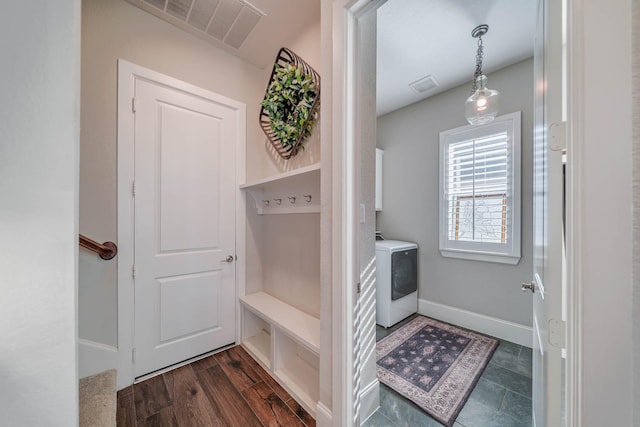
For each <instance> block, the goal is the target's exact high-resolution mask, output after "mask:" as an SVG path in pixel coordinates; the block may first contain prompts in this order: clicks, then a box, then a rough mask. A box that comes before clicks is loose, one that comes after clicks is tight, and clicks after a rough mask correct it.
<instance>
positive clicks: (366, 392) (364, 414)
mask: <svg viewBox="0 0 640 427" xmlns="http://www.w3.org/2000/svg"><path fill="white" fill-rule="evenodd" d="M379 407H380V381H378V379H377V378H376V379H374V380H373V381H371V383H370V384H369V385H367V386H365V387H364V388H363V389H362V391H361V392H360V422H361V423H362V422H363V421H365V420H366V419H367V418H369V417H370V416H371V415H373V413H374V412H376V411H377V410H378V408H379Z"/></svg>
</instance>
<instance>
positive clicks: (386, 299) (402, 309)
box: [376, 240, 418, 328]
mask: <svg viewBox="0 0 640 427" xmlns="http://www.w3.org/2000/svg"><path fill="white" fill-rule="evenodd" d="M417 311H418V245H417V244H415V243H411V242H401V241H399V240H378V241H376V323H377V324H378V325H380V326H384V327H385V328H388V327H389V326H392V325H394V324H396V323H398V322H399V321H401V320H403V319H405V318H407V317H409V316H410V315H412V314H413V313H415V312H417Z"/></svg>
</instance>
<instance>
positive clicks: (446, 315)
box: [418, 299, 533, 347]
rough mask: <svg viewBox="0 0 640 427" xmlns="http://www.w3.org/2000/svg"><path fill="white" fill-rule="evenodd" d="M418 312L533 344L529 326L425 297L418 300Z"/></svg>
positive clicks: (503, 337) (522, 343)
mask: <svg viewBox="0 0 640 427" xmlns="http://www.w3.org/2000/svg"><path fill="white" fill-rule="evenodd" d="M418 313H420V314H422V315H425V316H429V317H433V318H434V319H438V320H442V321H443V322H447V323H452V324H454V325H457V326H461V327H463V328H467V329H471V330H474V331H477V332H481V333H483V334H487V335H491V336H493V337H496V338H500V339H501V340H506V341H511V342H513V343H516V344H520V345H522V346H525V347H531V346H532V345H533V329H532V328H531V327H530V326H525V325H521V324H519V323H513V322H509V321H507V320H502V319H498V318H495V317H490V316H486V315H484V314H478V313H474V312H472V311H468V310H463V309H461V308H456V307H451V306H448V305H444V304H440V303H437V302H433V301H428V300H425V299H419V300H418Z"/></svg>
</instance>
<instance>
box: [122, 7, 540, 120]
mask: <svg viewBox="0 0 640 427" xmlns="http://www.w3.org/2000/svg"><path fill="white" fill-rule="evenodd" d="M127 1H128V2H130V3H132V4H135V5H136V6H138V7H140V8H142V9H145V10H147V11H148V12H151V13H152V14H154V15H156V16H158V17H160V18H162V19H164V20H166V21H168V22H170V23H172V24H174V25H176V26H178V27H180V28H183V29H185V30H187V31H189V32H191V33H192V34H195V35H196V36H198V37H201V38H203V39H205V40H207V41H209V42H210V43H212V44H214V45H216V46H218V47H221V48H223V49H225V50H227V51H229V52H231V53H233V54H234V55H237V56H239V57H241V58H244V59H246V60H247V61H249V62H251V63H253V64H255V65H257V66H258V67H260V68H270V67H271V66H272V64H273V60H274V58H275V54H276V53H277V51H278V49H279V48H280V47H282V46H286V44H287V43H288V41H290V40H292V39H293V38H295V37H296V36H297V35H298V34H300V33H302V32H303V31H304V29H305V28H306V27H308V26H309V25H311V24H312V23H314V22H317V20H318V17H319V15H320V1H329V0H127ZM537 3H538V1H537V0H388V1H387V2H386V3H385V4H384V5H383V6H382V7H381V8H380V9H379V10H378V41H377V45H378V49H377V50H378V52H377V55H378V76H377V81H378V83H377V84H378V88H377V91H378V101H377V110H378V115H382V114H386V113H388V112H391V111H393V110H396V109H398V108H401V107H404V106H406V105H409V104H412V103H414V102H417V101H420V100H422V99H425V98H427V97H429V96H433V95H435V94H437V93H440V92H443V91H445V90H448V89H450V88H452V87H455V86H458V85H460V84H463V83H465V82H468V83H469V87H471V80H472V77H473V72H474V70H475V56H476V48H477V39H474V38H472V37H471V30H473V28H475V27H476V26H478V25H480V24H488V25H489V32H488V33H487V34H486V35H485V36H484V37H483V40H484V53H485V55H484V66H483V70H484V71H485V72H487V73H488V72H491V71H494V70H497V69H500V68H502V67H505V66H507V65H510V64H513V63H516V62H518V61H521V60H523V59H526V58H529V57H530V56H532V54H533V35H534V30H535V17H536V5H537ZM222 12H224V13H222ZM247 12H252V13H248V14H247ZM243 14H244V15H243ZM243 16H244V17H245V18H246V17H247V16H248V18H247V19H248V20H247V19H245V20H243ZM256 16H257V17H258V18H257V19H256ZM200 21H201V22H203V23H204V22H209V24H208V25H209V26H208V27H207V29H205V31H202V30H199V29H198V28H194V25H193V23H194V22H195V23H197V22H200ZM239 22H244V24H243V25H237V24H238V23H239ZM214 23H219V24H222V27H221V28H222V29H221V30H220V31H221V32H220V31H217V30H215V29H214V25H213V24H214ZM254 24H255V27H253V25H254ZM202 25H206V24H202ZM226 25H228V28H229V30H228V31H227V30H226V29H227V26H226ZM238 27H243V28H240V29H239V30H240V32H242V31H243V30H244V31H245V33H244V34H243V35H242V37H244V36H246V34H247V33H246V31H249V33H248V36H247V37H246V39H244V38H240V39H239V40H240V41H241V42H242V43H241V44H240V47H239V48H235V47H234V46H232V44H233V43H232V42H230V39H233V37H232V36H233V34H234V31H235V30H238ZM212 29H213V31H212ZM225 31H227V32H226V33H225ZM235 33H236V37H235V40H236V41H237V40H238V37H237V33H238V31H235ZM236 44H237V43H236ZM428 75H431V76H433V77H434V78H435V80H436V81H437V82H438V83H439V86H438V87H437V88H435V89H432V90H430V91H427V92H425V93H422V94H420V93H417V92H416V91H415V90H414V89H412V88H411V87H410V86H409V84H410V83H412V82H415V81H417V80H420V79H422V78H424V77H426V76H428ZM489 87H491V81H489ZM461 102H462V101H461Z"/></svg>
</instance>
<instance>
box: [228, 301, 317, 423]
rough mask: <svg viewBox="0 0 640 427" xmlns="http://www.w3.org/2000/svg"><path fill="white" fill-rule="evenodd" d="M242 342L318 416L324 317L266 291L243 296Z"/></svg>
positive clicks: (281, 382)
mask: <svg viewBox="0 0 640 427" xmlns="http://www.w3.org/2000/svg"><path fill="white" fill-rule="evenodd" d="M240 303H241V305H242V318H243V325H242V345H243V346H244V348H245V349H246V350H247V352H248V353H249V354H251V355H252V356H253V357H254V358H255V359H256V360H257V361H258V362H259V363H260V364H261V365H262V367H263V368H265V369H266V370H267V371H268V372H269V373H270V374H271V375H272V376H273V377H274V378H275V379H276V380H277V381H278V383H280V385H281V386H282V387H284V388H285V389H286V390H287V391H288V392H289V393H290V394H291V395H292V396H293V397H294V398H296V400H297V401H298V402H299V403H300V404H301V405H302V406H303V407H304V408H305V410H306V411H307V412H309V413H310V414H311V415H312V416H314V417H315V413H316V404H317V402H318V400H319V398H320V369H319V361H320V319H318V318H316V317H313V316H311V315H309V314H307V313H304V312H302V311H300V310H298V309H297V308H295V307H293V306H291V305H289V304H287V303H285V302H284V301H281V300H279V299H278V298H275V297H273V296H271V295H269V294H267V293H265V292H256V293H253V294H249V295H244V296H242V297H240Z"/></svg>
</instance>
